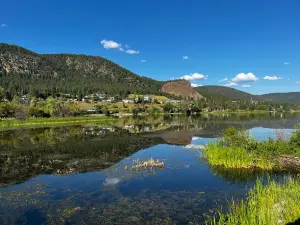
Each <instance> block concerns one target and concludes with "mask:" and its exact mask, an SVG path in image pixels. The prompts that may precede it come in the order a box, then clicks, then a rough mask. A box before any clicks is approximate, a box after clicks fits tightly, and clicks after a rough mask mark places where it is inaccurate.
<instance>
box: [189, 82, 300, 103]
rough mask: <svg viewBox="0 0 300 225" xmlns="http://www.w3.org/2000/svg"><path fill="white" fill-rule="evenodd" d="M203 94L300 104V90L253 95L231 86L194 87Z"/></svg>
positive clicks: (234, 98)
mask: <svg viewBox="0 0 300 225" xmlns="http://www.w3.org/2000/svg"><path fill="white" fill-rule="evenodd" d="M194 90H196V91H197V92H199V93H200V94H201V95H203V96H204V97H206V96H207V95H214V96H216V97H219V98H224V99H231V100H242V101H251V100H252V101H273V102H278V103H280V102H282V103H289V104H300V92H289V93H269V94H263V95H253V94H250V93H247V92H245V91H240V90H237V89H234V88H230V87H224V86H217V85H206V86H200V87H196V88H194Z"/></svg>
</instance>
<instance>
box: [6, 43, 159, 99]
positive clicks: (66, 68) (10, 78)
mask: <svg viewBox="0 0 300 225" xmlns="http://www.w3.org/2000/svg"><path fill="white" fill-rule="evenodd" d="M0 55H3V60H2V61H3V63H5V62H6V60H10V63H13V64H15V65H17V67H18V68H27V69H26V70H21V69H20V70H18V71H14V70H12V71H11V72H10V73H6V72H5V71H4V70H3V71H2V70H0V77H1V79H0V86H1V87H3V88H5V89H6V91H7V92H8V93H9V96H10V99H12V98H13V96H15V95H20V96H21V95H24V94H29V95H30V96H32V97H37V98H38V97H41V98H46V97H48V96H52V97H57V96H60V95H61V93H65V94H70V95H71V96H76V95H77V96H78V97H82V96H85V95H88V94H93V93H105V94H109V95H110V96H116V97H117V98H120V97H126V96H127V95H128V94H130V93H140V94H158V95H161V94H162V93H160V91H159V89H160V88H161V86H162V82H160V81H155V80H153V79H150V78H146V77H142V76H138V75H136V74H134V73H132V72H131V71H129V70H126V69H124V68H122V67H120V66H119V65H117V64H115V63H113V62H111V61H109V60H107V59H104V58H101V57H94V56H85V55H71V54H53V55H40V54H36V53H33V52H31V51H28V50H27V49H24V48H21V47H19V46H13V45H8V44H0ZM1 63H2V62H1ZM1 63H0V68H1V66H2V65H1Z"/></svg>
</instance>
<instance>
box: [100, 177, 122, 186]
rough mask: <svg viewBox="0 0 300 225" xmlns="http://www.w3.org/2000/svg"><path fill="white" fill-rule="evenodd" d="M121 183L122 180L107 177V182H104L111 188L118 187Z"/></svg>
mask: <svg viewBox="0 0 300 225" xmlns="http://www.w3.org/2000/svg"><path fill="white" fill-rule="evenodd" d="M120 182H121V179H120V178H117V177H107V178H105V181H104V182H103V185H105V186H110V185H117V184H118V183H120Z"/></svg>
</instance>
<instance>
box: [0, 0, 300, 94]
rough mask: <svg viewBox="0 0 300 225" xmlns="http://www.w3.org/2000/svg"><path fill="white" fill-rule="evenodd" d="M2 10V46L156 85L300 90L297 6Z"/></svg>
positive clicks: (168, 4)
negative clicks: (97, 60)
mask: <svg viewBox="0 0 300 225" xmlns="http://www.w3.org/2000/svg"><path fill="white" fill-rule="evenodd" d="M0 5H1V13H0V42H6V43H11V44H17V45H21V46H23V47H25V48H29V49H31V50H33V51H36V52H38V53H80V54H81V53H83V54H88V55H97V56H102V57H105V58H107V59H110V60H112V61H114V62H116V63H118V64H120V65H121V66H124V67H126V68H128V69H130V70H131V71H133V72H135V73H137V74H139V75H143V76H147V77H151V78H154V79H158V80H169V79H173V78H180V77H182V78H185V79H192V80H191V82H192V83H193V84H198V85H208V84H214V85H227V86H232V87H234V88H238V89H241V90H246V91H248V92H251V93H255V94H261V93H267V92H288V91H300V83H299V84H298V83H297V82H300V13H299V12H300V1H299V0H284V1H283V0H259V1H258V0H251V1H244V0H232V1H224V0H210V1H208V0H206V1H202V0H198V1H196V0H195V1H188V0H185V1H183V0H180V1H176V0H172V1H170V0H164V1H162V0H151V1H148V0H147V1H146V0H144V1H142V0H127V1H126V0H107V1H102V0H101V1H99V0H93V1H92V0H85V1H80V0H72V1H70V0H63V1H61V0H51V1H50V0H48V1H46V0H45V1H38V0H27V1H22V0H18V1H16V0H9V1H7V0H0ZM130 53H131V54H130ZM184 56H187V57H184ZM225 78H227V80H226V81H225ZM220 80H224V81H222V82H220Z"/></svg>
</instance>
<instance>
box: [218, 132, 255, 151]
mask: <svg viewBox="0 0 300 225" xmlns="http://www.w3.org/2000/svg"><path fill="white" fill-rule="evenodd" d="M223 144H224V145H225V146H227V147H230V148H245V149H246V150H255V149H256V148H257V144H258V142H257V141H255V140H254V139H253V138H252V137H251V136H250V135H249V134H248V133H247V132H246V131H244V130H238V129H236V128H228V129H227V130H225V131H224V132H223Z"/></svg>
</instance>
